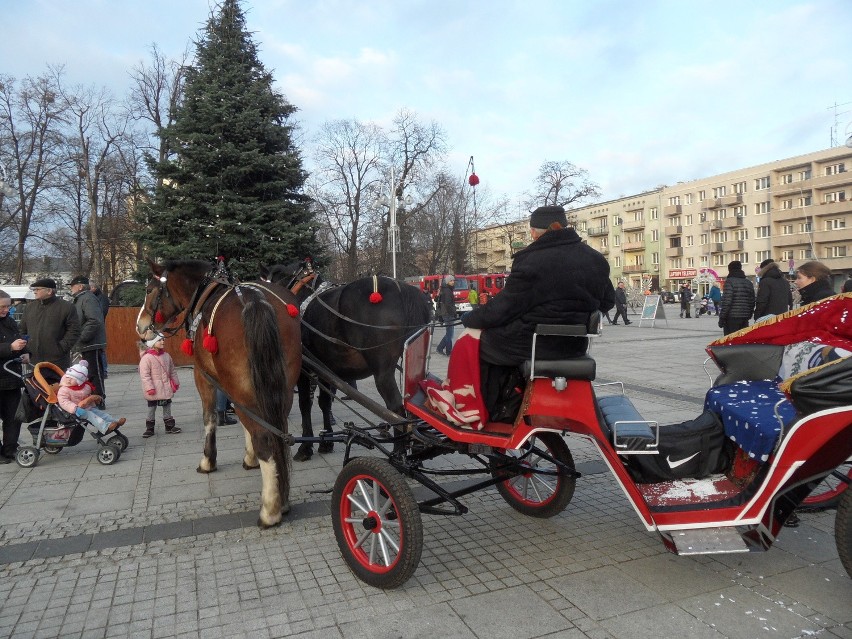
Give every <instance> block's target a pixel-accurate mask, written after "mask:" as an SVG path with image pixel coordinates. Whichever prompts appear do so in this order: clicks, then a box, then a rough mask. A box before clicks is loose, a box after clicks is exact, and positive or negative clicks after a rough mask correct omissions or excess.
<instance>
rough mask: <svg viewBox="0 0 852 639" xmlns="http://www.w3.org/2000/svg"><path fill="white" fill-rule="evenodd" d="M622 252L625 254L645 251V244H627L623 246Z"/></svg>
mask: <svg viewBox="0 0 852 639" xmlns="http://www.w3.org/2000/svg"><path fill="white" fill-rule="evenodd" d="M621 250H622V251H624V252H625V253H630V252H636V251H644V250H645V242H625V243H624V244H622V245H621Z"/></svg>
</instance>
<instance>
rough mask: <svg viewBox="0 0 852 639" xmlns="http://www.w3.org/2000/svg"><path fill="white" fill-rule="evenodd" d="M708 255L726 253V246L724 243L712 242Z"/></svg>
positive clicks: (708, 246) (709, 245)
mask: <svg viewBox="0 0 852 639" xmlns="http://www.w3.org/2000/svg"><path fill="white" fill-rule="evenodd" d="M707 252H708V253H724V252H725V245H724V244H723V243H722V242H711V243H710V244H708V245H707Z"/></svg>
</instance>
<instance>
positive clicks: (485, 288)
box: [459, 273, 507, 304]
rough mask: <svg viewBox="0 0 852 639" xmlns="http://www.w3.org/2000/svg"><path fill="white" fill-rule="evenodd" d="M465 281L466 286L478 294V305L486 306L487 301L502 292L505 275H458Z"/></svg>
mask: <svg viewBox="0 0 852 639" xmlns="http://www.w3.org/2000/svg"><path fill="white" fill-rule="evenodd" d="M459 277H463V278H465V279H466V280H467V282H468V286H469V287H470V288H472V289H475V290H476V292H477V293H478V294H479V303H480V304H487V303H488V300H489V299H491V298H492V297H494V296H495V295H497V293H499V292H500V291H502V290H503V287H504V286H505V285H506V277H507V275H506V273H474V274H473V275H460V276H459Z"/></svg>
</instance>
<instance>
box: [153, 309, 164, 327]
mask: <svg viewBox="0 0 852 639" xmlns="http://www.w3.org/2000/svg"><path fill="white" fill-rule="evenodd" d="M154 321H155V322H156V323H157V324H162V323H163V322H165V321H166V318H165V317H163V313H162V312H161V311H157V312H156V313H154Z"/></svg>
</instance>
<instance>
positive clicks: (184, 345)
mask: <svg viewBox="0 0 852 639" xmlns="http://www.w3.org/2000/svg"><path fill="white" fill-rule="evenodd" d="M180 350H182V351H183V352H184V353H185V354H186V355H189V356H190V357H192V353H193V347H192V340H191V339H189V338H188V337H187V338H186V339H185V340H183V342H181V345H180Z"/></svg>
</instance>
